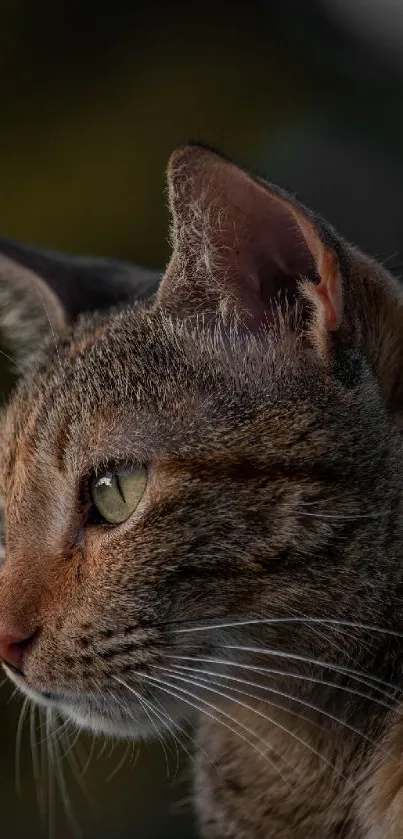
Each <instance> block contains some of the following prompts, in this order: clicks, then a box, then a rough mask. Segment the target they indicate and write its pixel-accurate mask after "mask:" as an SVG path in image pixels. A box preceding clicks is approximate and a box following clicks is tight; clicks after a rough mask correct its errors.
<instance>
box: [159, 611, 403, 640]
mask: <svg viewBox="0 0 403 839" xmlns="http://www.w3.org/2000/svg"><path fill="white" fill-rule="evenodd" d="M278 623H307V624H308V623H312V624H325V625H326V624H329V626H336V627H345V628H346V629H360V630H362V631H363V632H375V633H379V634H380V635H387V636H392V637H396V638H403V632H397V631H396V630H393V629H388V628H387V627H381V626H372V625H371V624H365V623H357V622H355V621H348V620H339V619H338V618H311V617H309V616H308V615H304V616H303V617H295V616H293V615H292V616H286V617H275V618H246V619H241V620H235V621H223V622H220V623H212V624H210V625H208V626H205V625H203V626H187V627H184V628H183V629H177V630H175V632H176V634H177V635H179V634H182V633H189V632H206V631H210V630H213V629H233V628H235V629H236V628H238V627H242V626H254V625H259V624H263V625H264V624H278Z"/></svg>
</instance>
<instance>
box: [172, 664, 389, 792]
mask: <svg viewBox="0 0 403 839" xmlns="http://www.w3.org/2000/svg"><path fill="white" fill-rule="evenodd" d="M166 672H168V673H170V671H169V670H168V671H166ZM170 678H177V679H180V680H181V681H183V682H185V684H187V682H188V681H189V682H190V683H191V684H192V685H194V686H195V687H201V688H202V689H204V690H208V691H210V692H212V693H215V694H217V695H218V696H221V697H222V698H223V699H229V700H230V701H232V702H234V703H235V704H236V705H239V706H240V707H241V708H244V709H246V710H247V711H251V712H252V713H253V714H256V716H258V717H260V718H261V719H263V720H265V721H266V722H268V723H270V725H273V726H275V727H276V728H278V729H280V731H283V732H284V733H285V734H287V735H289V736H290V737H291V738H292V739H293V740H295V741H296V742H297V743H299V744H300V745H301V746H303V747H305V748H306V749H308V751H310V752H311V753H312V754H314V755H315V756H316V757H318V758H319V760H321V761H323V762H324V763H326V764H327V765H328V766H330V768H331V769H332V770H333V771H334V772H336V773H337V774H338V775H339V776H340V777H341V778H343V780H344V781H346V782H347V783H348V784H349V785H351V786H353V788H355V787H354V785H352V784H351V781H350V780H349V778H347V776H346V775H344V774H343V773H342V772H340V771H339V770H338V769H337V768H336V766H335V765H334V764H333V763H332V762H331V761H330V760H329V759H328V758H327V757H325V755H322V754H321V752H318V751H317V749H315V748H314V746H311V744H310V743H307V742H306V740H303V738H302V737H299V735H298V734H295V732H293V731H291V730H290V729H289V728H287V726H285V725H283V724H282V723H280V722H279V721H278V720H275V719H273V718H272V717H269V716H267V714H263V712H262V711H259V710H258V709H257V708H254V707H253V705H250V704H249V703H248V702H242V701H241V700H239V699H235V698H234V697H233V696H231V694H228V693H225V692H224V691H221V690H217V688H211V687H210V686H209V685H207V684H204V685H203V684H200V681H199V680H195V679H192V678H189V677H188V678H187V679H186V678H185V677H184V676H175V674H171V673H170ZM232 690H234V691H236V689H234V688H232ZM236 692H238V693H241V691H236ZM279 695H283V696H285V697H287V698H288V699H293V697H292V696H291V695H289V694H280V692H279ZM252 698H253V699H258V697H252ZM262 701H264V700H262ZM270 704H271V705H274V706H275V707H277V708H279V709H280V710H282V711H286V710H287V709H286V708H284V706H283V705H279V704H277V703H276V704H275V703H274V702H270ZM302 704H303V705H305V704H307V703H304V702H302ZM307 707H311V708H312V707H315V706H309V705H308V704H307ZM315 710H316V709H315ZM299 716H300V718H301V719H302V716H301V715H299ZM326 716H327V714H326ZM333 719H334V720H335V721H338V720H337V718H333ZM348 727H349V728H350V729H351V730H352V731H354V733H355V734H360V732H358V731H355V729H352V728H351V726H348ZM370 742H372V741H370ZM372 745H374V744H372ZM289 765H291V764H289Z"/></svg>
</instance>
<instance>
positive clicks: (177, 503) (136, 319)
mask: <svg viewBox="0 0 403 839" xmlns="http://www.w3.org/2000/svg"><path fill="white" fill-rule="evenodd" d="M168 187H169V204H170V211H171V217H172V255H171V258H170V261H169V264H168V266H167V268H166V270H165V272H164V273H163V275H162V276H161V277H160V276H159V275H158V274H152V273H150V274H147V273H146V274H145V273H144V272H142V271H141V270H140V269H135V268H131V267H130V266H124V267H120V266H119V264H118V263H107V262H103V261H102V262H91V261H90V260H87V261H86V260H74V259H67V258H66V259H64V258H63V257H61V256H60V255H56V254H51V253H47V254H42V253H41V252H39V251H34V250H31V249H29V248H25V247H23V246H20V245H18V244H15V243H10V242H7V241H4V240H2V241H1V242H0V328H1V330H2V334H3V336H4V343H5V344H6V345H7V347H10V348H11V351H12V352H13V353H14V355H15V358H16V359H17V362H16V363H17V368H18V370H19V371H20V378H19V381H18V384H17V386H16V389H15V391H14V392H13V394H12V396H11V398H10V400H9V404H8V405H7V407H6V408H5V410H4V412H3V416H2V419H1V423H0V429H1V430H0V435H1V439H0V494H1V498H2V503H3V507H4V510H3V519H4V533H5V552H4V559H3V565H2V570H1V575H0V657H1V659H2V662H3V666H4V669H5V671H6V673H7V674H8V676H9V677H10V679H11V680H12V681H13V682H14V684H15V685H16V686H17V687H18V688H20V690H21V692H22V693H23V694H25V695H26V696H28V697H30V698H31V699H32V700H33V701H34V702H36V703H39V704H41V705H44V706H46V707H48V708H51V709H56V710H57V711H59V712H60V713H61V714H62V715H64V716H66V717H68V718H69V719H71V720H73V721H75V723H76V724H77V725H78V726H82V727H84V728H87V729H90V730H92V731H103V732H107V733H110V734H113V735H117V736H122V737H130V738H138V737H140V736H148V735H150V734H151V732H152V728H153V726H155V725H157V726H158V727H160V728H161V729H165V728H168V729H171V730H172V731H173V732H174V733H175V734H176V736H177V737H178V739H179V741H180V742H183V741H184V738H185V735H186V732H185V729H184V728H183V718H184V717H186V718H187V717H188V716H189V714H190V715H192V717H193V720H194V725H195V731H196V734H195V763H196V768H195V780H194V798H195V807H196V813H197V819H198V825H199V830H200V834H201V835H202V836H203V837H207V838H208V839H289V837H292V838H293V839H336V837H337V839H400V837H403V762H402V753H403V722H402V715H401V711H402V708H403V704H402V693H401V691H402V686H403V601H402V595H403V590H402V557H403V547H402V546H403V515H402V497H403V441H402V433H401V432H402V407H403V376H402V369H403V294H402V291H401V289H400V287H399V284H398V282H397V281H396V280H395V279H394V278H393V277H392V276H391V275H390V274H388V272H387V271H386V270H385V269H384V268H383V267H382V266H381V265H380V264H378V263H377V262H375V261H373V260H372V259H370V258H369V257H367V256H365V255H364V254H362V253H361V252H359V251H358V250H357V249H356V248H354V247H353V246H351V245H350V244H348V243H346V242H345V241H343V239H342V238H341V237H340V236H339V235H338V234H337V233H336V232H335V231H334V230H333V228H332V227H331V226H330V225H328V224H327V223H326V222H325V221H323V220H322V219H320V218H319V217H318V216H316V215H315V214H314V213H312V212H311V211H309V210H308V209H306V208H305V207H304V206H303V205H302V204H300V203H299V202H298V201H297V200H296V199H295V198H294V197H292V196H291V195H289V194H287V193H286V192H284V191H282V190H281V189H279V188H278V187H275V186H273V185H271V184H269V183H268V182H266V181H264V180H263V179H261V178H259V177H256V176H252V175H250V174H248V173H247V172H245V171H244V170H243V169H242V168H240V167H239V166H237V165H236V164H235V163H233V162H232V161H230V160H229V159H228V158H226V157H225V156H223V155H221V154H220V153H219V152H217V151H215V150H213V149H209V148H208V147H205V146H202V145H188V146H185V147H181V148H179V149H177V150H176V151H175V152H174V153H173V155H172V157H171V159H170V162H169V166H168ZM190 745H191V742H190ZM188 748H189V746H188Z"/></svg>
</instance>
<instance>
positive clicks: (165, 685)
mask: <svg viewBox="0 0 403 839" xmlns="http://www.w3.org/2000/svg"><path fill="white" fill-rule="evenodd" d="M142 677H143V678H144V679H146V680H147V681H151V683H153V684H154V685H155V684H156V685H157V686H158V688H159V690H162V691H164V692H165V693H167V694H168V695H169V696H171V697H173V698H174V699H179V700H181V701H184V702H186V704H187V705H189V706H190V707H191V708H193V710H196V711H198V712H199V713H203V714H205V716H207V717H209V718H210V719H211V720H213V721H214V722H216V723H218V724H219V725H222V726H224V728H227V729H228V730H229V731H231V732H232V734H235V735H236V736H237V737H240V739H241V740H243V741H244V742H245V743H247V745H248V746H250V747H251V748H252V749H253V750H254V751H255V752H257V754H259V755H260V756H261V757H262V758H263V759H264V760H266V761H267V762H268V763H269V764H270V766H271V767H272V769H274V770H275V771H276V772H277V773H278V774H279V775H280V777H281V778H282V780H283V781H284V782H285V783H286V784H287V785H289V782H288V781H287V779H286V778H285V777H284V776H283V775H282V773H281V771H280V769H278V767H277V766H275V764H274V763H273V761H272V760H271V759H270V758H269V756H268V755H267V753H266V752H263V751H262V750H261V749H260V748H259V747H258V746H256V744H255V743H253V742H252V741H251V740H249V739H248V738H247V737H245V736H244V735H243V734H241V733H240V732H239V731H237V730H236V729H235V728H233V726H231V725H229V724H228V723H226V722H224V721H223V720H221V719H220V718H219V717H217V716H216V715H215V714H214V713H211V712H210V711H206V709H205V708H204V707H200V704H195V703H194V702H193V701H192V699H189V698H188V697H189V696H190V697H191V698H193V699H196V702H199V703H200V702H201V703H202V704H203V705H207V707H208V708H212V709H213V711H215V712H216V713H218V714H220V715H222V716H224V717H227V718H228V719H230V720H231V721H232V722H233V723H235V725H236V726H238V727H239V728H241V729H242V730H243V731H246V732H247V733H249V734H250V735H251V736H252V737H254V738H255V739H256V740H258V741H260V742H262V743H263V745H264V747H265V749H266V751H267V749H268V750H269V751H271V752H275V750H274V748H273V746H271V745H270V744H269V743H266V742H265V741H263V740H262V739H261V738H260V737H259V736H258V735H257V734H256V732H255V731H252V730H251V729H249V728H248V727H247V726H245V725H244V724H243V723H240V722H238V721H237V720H234V719H233V718H232V717H231V716H230V714H227V713H226V712H225V711H221V709H219V708H217V707H216V706H215V705H213V704H212V703H211V702H207V701H206V700H205V699H202V698H201V697H199V696H197V695H195V694H193V693H191V692H190V691H185V690H184V689H183V688H180V687H178V685H171V684H170V683H169V682H166V681H165V680H163V679H158V678H157V677H156V676H150V675H149V674H146V673H142ZM112 678H114V679H117V677H116V676H113V677H112ZM123 685H124V687H126V688H127V689H128V690H131V688H130V686H129V685H128V684H127V683H126V682H123ZM177 691H180V693H178V692H177ZM183 694H185V698H184V696H183ZM276 756H277V757H279V755H276Z"/></svg>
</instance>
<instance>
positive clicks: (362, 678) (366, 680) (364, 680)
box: [166, 644, 397, 700]
mask: <svg viewBox="0 0 403 839" xmlns="http://www.w3.org/2000/svg"><path fill="white" fill-rule="evenodd" d="M221 646H222V649H230V650H236V651H238V652H249V653H256V654H257V653H258V654H261V655H268V656H272V657H273V658H283V659H285V660H290V661H300V662H302V663H304V664H310V665H315V666H318V667H322V668H324V669H327V670H333V671H334V672H335V673H339V674H341V675H342V676H350V677H351V678H352V679H354V680H355V681H357V682H360V683H361V684H364V685H365V686H366V687H371V688H372V689H373V690H378V691H379V692H380V693H382V694H383V695H385V696H387V697H388V698H389V699H391V700H393V699H395V698H396V695H395V696H393V695H391V694H390V693H387V692H386V690H385V688H386V689H387V691H390V690H391V689H393V688H392V687H391V685H390V684H389V683H388V682H384V681H383V680H382V679H378V678H377V677H375V676H369V675H365V674H363V673H362V672H361V671H360V670H355V669H354V668H351V667H345V666H344V665H341V664H333V663H331V662H327V661H323V660H322V659H316V658H310V657H305V656H301V655H298V654H297V653H287V652H282V651H281V650H274V649H273V650H272V649H266V648H263V647H262V648H260V647H243V646H237V645H236V644H223V645H221ZM166 658H169V659H174V660H176V661H199V662H204V663H208V662H213V659H212V658H211V657H210V658H204V657H201V656H199V657H197V656H185V655H169V654H167V655H166ZM217 663H218V664H231V665H232V666H241V665H240V664H239V662H230V661H228V660H227V659H225V660H220V661H216V664H217ZM378 685H381V686H382V690H381V688H379V687H378ZM396 692H397V691H396Z"/></svg>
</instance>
